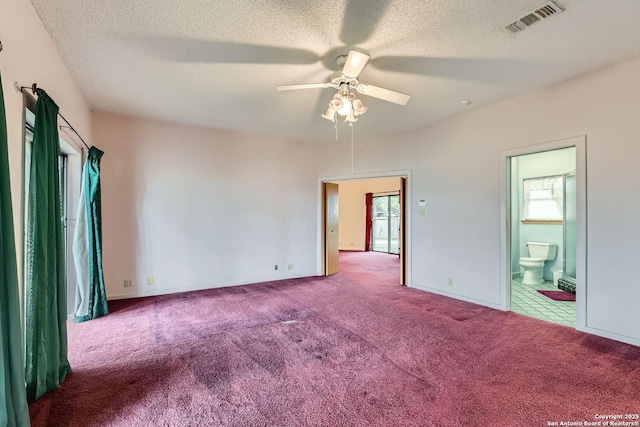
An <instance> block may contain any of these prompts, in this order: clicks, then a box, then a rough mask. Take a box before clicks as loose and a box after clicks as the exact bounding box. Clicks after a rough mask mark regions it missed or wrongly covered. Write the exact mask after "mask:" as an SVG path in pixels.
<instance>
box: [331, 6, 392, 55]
mask: <svg viewBox="0 0 640 427" xmlns="http://www.w3.org/2000/svg"><path fill="white" fill-rule="evenodd" d="M391 2H392V0H347V4H346V6H345V9H344V19H343V20H342V30H341V31H340V40H342V42H343V43H344V44H346V45H358V44H361V43H363V42H365V41H367V40H368V39H369V38H370V37H371V34H373V31H374V30H375V28H376V25H377V24H378V22H379V21H380V19H382V17H383V16H384V14H385V12H386V11H387V8H388V7H389V5H390V4H391Z"/></svg>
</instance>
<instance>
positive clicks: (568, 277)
mask: <svg viewBox="0 0 640 427" xmlns="http://www.w3.org/2000/svg"><path fill="white" fill-rule="evenodd" d="M563 187H564V204H563V205H564V221H563V225H564V261H563V277H562V278H561V279H560V280H559V281H558V287H559V288H560V289H562V290H565V291H567V292H571V293H574V294H575V293H576V256H577V253H576V235H577V226H576V214H577V207H576V174H575V172H571V173H568V174H566V175H564V185H563Z"/></svg>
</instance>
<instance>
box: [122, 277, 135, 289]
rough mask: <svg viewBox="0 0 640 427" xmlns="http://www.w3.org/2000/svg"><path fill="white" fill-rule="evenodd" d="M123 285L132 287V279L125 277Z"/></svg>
mask: <svg viewBox="0 0 640 427" xmlns="http://www.w3.org/2000/svg"><path fill="white" fill-rule="evenodd" d="M124 287H125V288H133V280H131V279H125V281H124Z"/></svg>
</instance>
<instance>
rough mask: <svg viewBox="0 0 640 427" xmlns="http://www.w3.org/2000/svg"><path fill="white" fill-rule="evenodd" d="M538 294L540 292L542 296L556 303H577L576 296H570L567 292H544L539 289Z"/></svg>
mask: <svg viewBox="0 0 640 427" xmlns="http://www.w3.org/2000/svg"><path fill="white" fill-rule="evenodd" d="M538 292H540V293H541V294H542V295H544V296H545V297H547V298H551V299H552V300H554V301H575V300H576V296H575V295H574V294H570V293H569V292H565V291H543V290H541V289H538Z"/></svg>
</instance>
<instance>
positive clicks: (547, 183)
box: [522, 175, 563, 224]
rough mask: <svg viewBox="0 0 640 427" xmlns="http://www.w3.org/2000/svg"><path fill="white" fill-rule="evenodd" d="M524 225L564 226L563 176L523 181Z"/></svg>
mask: <svg viewBox="0 0 640 427" xmlns="http://www.w3.org/2000/svg"><path fill="white" fill-rule="evenodd" d="M522 184H523V198H524V206H523V209H522V223H523V224H562V216H563V200H562V198H563V194H562V193H563V191H562V175H558V176H547V177H540V178H528V179H524V180H523V183H522Z"/></svg>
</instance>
